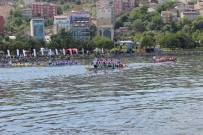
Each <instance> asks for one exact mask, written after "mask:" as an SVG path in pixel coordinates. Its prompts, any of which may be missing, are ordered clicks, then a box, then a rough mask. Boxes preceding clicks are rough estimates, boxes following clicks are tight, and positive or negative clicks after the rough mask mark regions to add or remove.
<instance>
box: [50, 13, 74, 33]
mask: <svg viewBox="0 0 203 135" xmlns="http://www.w3.org/2000/svg"><path fill="white" fill-rule="evenodd" d="M69 27H70V22H69V20H68V16H64V15H63V16H54V27H53V29H54V34H57V33H58V32H60V30H61V29H63V28H64V29H66V30H67V29H69Z"/></svg>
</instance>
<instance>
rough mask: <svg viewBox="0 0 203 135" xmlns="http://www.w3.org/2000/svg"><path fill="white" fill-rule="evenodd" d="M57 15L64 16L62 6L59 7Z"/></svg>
mask: <svg viewBox="0 0 203 135" xmlns="http://www.w3.org/2000/svg"><path fill="white" fill-rule="evenodd" d="M57 14H58V15H61V14H63V8H62V7H61V6H57Z"/></svg>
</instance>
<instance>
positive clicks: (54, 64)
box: [48, 59, 79, 66]
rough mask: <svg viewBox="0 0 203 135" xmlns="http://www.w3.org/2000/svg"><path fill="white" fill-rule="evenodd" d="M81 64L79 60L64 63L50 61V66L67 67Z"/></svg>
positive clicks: (64, 61)
mask: <svg viewBox="0 0 203 135" xmlns="http://www.w3.org/2000/svg"><path fill="white" fill-rule="evenodd" d="M77 64H79V62H78V59H74V60H72V59H71V60H63V61H51V60H49V64H48V65H49V66H65V65H77Z"/></svg>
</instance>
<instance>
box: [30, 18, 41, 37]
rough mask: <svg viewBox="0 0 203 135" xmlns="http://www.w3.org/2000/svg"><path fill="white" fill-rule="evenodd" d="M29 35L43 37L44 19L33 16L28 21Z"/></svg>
mask: <svg viewBox="0 0 203 135" xmlns="http://www.w3.org/2000/svg"><path fill="white" fill-rule="evenodd" d="M30 28H31V36H32V37H33V38H35V39H43V38H44V19H43V18H35V19H32V20H31V21H30Z"/></svg>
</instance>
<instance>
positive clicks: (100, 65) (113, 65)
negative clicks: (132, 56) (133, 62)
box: [86, 59, 128, 71]
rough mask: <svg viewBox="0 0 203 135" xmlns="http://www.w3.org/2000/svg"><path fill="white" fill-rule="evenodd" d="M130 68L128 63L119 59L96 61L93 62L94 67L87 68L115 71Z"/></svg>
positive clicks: (88, 67)
mask: <svg viewBox="0 0 203 135" xmlns="http://www.w3.org/2000/svg"><path fill="white" fill-rule="evenodd" d="M127 66H128V61H127V60H125V61H122V60H118V59H101V60H97V59H95V60H94V61H93V62H92V65H90V66H86V69H87V70H90V71H92V70H93V71H94V70H114V69H122V68H126V67H127Z"/></svg>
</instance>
